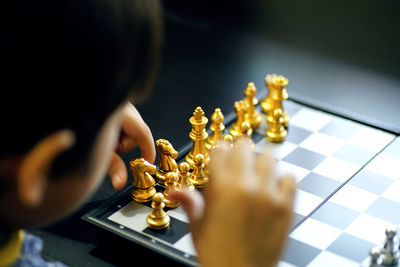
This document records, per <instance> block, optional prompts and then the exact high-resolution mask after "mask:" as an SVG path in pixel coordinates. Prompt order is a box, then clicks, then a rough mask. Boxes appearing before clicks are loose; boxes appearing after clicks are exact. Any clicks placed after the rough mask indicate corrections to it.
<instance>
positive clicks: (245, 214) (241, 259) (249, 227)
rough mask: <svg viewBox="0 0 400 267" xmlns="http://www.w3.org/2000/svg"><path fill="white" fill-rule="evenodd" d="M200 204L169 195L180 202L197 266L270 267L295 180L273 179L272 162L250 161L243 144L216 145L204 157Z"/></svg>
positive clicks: (285, 228)
mask: <svg viewBox="0 0 400 267" xmlns="http://www.w3.org/2000/svg"><path fill="white" fill-rule="evenodd" d="M209 167H210V169H209V170H210V182H209V184H208V185H207V187H206V189H205V190H204V199H203V198H202V197H201V195H200V194H199V193H198V192H194V193H189V192H186V191H183V192H178V191H175V192H174V193H173V194H172V195H171V196H170V198H172V199H174V200H180V201H182V202H183V205H184V208H185V209H186V211H187V213H188V216H189V220H190V229H191V231H192V234H193V240H194V243H195V246H196V249H197V251H198V253H199V260H200V262H201V263H202V265H203V266H276V264H277V262H278V260H279V258H280V256H281V253H282V250H283V248H284V244H285V240H286V238H287V235H288V232H289V226H290V222H291V219H292V210H293V199H294V192H295V181H294V179H293V178H292V177H283V178H281V179H279V180H277V179H276V178H275V177H274V175H273V160H272V159H271V158H269V157H268V156H266V155H261V156H259V157H257V158H255V155H254V153H253V152H252V151H251V149H250V146H249V143H248V142H239V144H238V147H235V148H233V149H231V148H228V147H226V146H224V145H222V146H221V147H220V148H219V149H217V150H214V151H213V153H212V154H211V158H210V166H209Z"/></svg>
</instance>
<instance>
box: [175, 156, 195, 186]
mask: <svg viewBox="0 0 400 267" xmlns="http://www.w3.org/2000/svg"><path fill="white" fill-rule="evenodd" d="M178 168H179V183H180V184H181V188H183V189H186V190H189V191H193V190H194V185H193V184H192V182H190V179H189V178H190V174H191V173H190V166H189V163H187V162H181V163H180V164H179V167H178Z"/></svg>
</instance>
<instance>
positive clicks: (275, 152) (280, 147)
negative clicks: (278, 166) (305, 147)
mask: <svg viewBox="0 0 400 267" xmlns="http://www.w3.org/2000/svg"><path fill="white" fill-rule="evenodd" d="M296 147H297V145H295V144H293V143H290V142H288V141H286V142H283V143H271V142H269V141H268V139H267V138H264V139H263V140H261V141H260V142H258V143H257V144H256V147H255V151H256V152H257V153H267V154H269V155H272V156H273V157H274V158H275V159H277V160H281V159H283V158H284V157H286V156H287V155H288V154H289V153H290V152H292V151H293V150H295V149H296Z"/></svg>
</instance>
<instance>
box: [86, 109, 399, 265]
mask: <svg viewBox="0 0 400 267" xmlns="http://www.w3.org/2000/svg"><path fill="white" fill-rule="evenodd" d="M285 111H286V112H288V113H289V115H290V120H289V128H288V136H287V138H286V140H285V141H284V142H283V143H280V144H272V143H270V142H269V141H268V140H267V139H266V138H265V130H266V127H267V126H266V125H265V118H264V119H263V123H262V124H261V126H260V128H259V129H258V130H256V131H255V132H254V133H253V140H254V142H255V144H256V146H255V150H256V152H262V151H264V150H267V151H269V152H270V153H272V155H273V156H274V157H275V158H276V159H277V170H276V171H277V173H278V174H282V175H283V174H285V173H291V174H293V175H294V176H295V177H296V181H297V187H298V188H297V192H296V199H295V205H294V221H293V225H292V230H291V233H290V235H289V239H288V243H287V247H286V251H285V253H284V256H283V258H282V261H281V262H280V263H279V266H281V267H282V266H307V265H310V266H347V265H348V266H357V265H360V264H361V263H362V262H365V261H366V257H367V256H368V251H369V249H371V248H372V247H373V246H374V245H375V244H378V243H380V242H382V240H383V238H384V232H385V227H386V226H388V225H393V224H395V225H397V224H398V223H400V193H399V194H397V195H396V192H400V181H397V177H400V173H399V174H398V173H396V168H397V166H400V152H397V154H396V151H400V140H399V141H397V140H395V135H393V134H390V133H388V132H385V131H382V130H379V129H376V128H372V127H369V126H366V125H365V124H361V123H358V122H355V121H351V120H347V119H345V118H343V117H339V116H335V115H332V114H330V113H326V112H323V111H320V110H316V109H313V108H310V107H306V106H303V105H300V104H297V103H294V102H291V101H286V102H285ZM227 128H228V127H227ZM180 157H181V158H183V157H184V155H180ZM162 189H163V188H162V187H157V190H158V191H162ZM112 200H113V201H112V202H108V203H107V204H106V205H105V206H104V207H102V208H100V209H98V210H96V211H95V212H92V213H91V214H90V215H88V216H87V217H86V218H85V219H86V220H88V221H90V222H92V223H95V224H97V225H99V226H102V227H104V228H106V229H108V230H110V231H113V232H116V233H117V234H119V235H122V236H124V237H126V238H128V239H131V240H133V241H135V242H137V243H139V244H142V245H144V246H146V247H148V248H150V249H153V250H156V251H158V252H159V253H161V254H164V255H166V256H169V257H172V258H174V259H176V260H178V261H180V262H182V263H186V264H188V265H197V261H196V256H197V254H196V251H195V249H194V247H193V244H192V238H191V234H190V232H189V231H188V220H187V217H186V215H185V213H184V212H183V209H182V207H179V208H177V209H170V210H168V209H166V210H167V213H168V214H169V216H170V218H171V224H170V227H169V228H168V229H167V230H165V231H162V232H159V231H154V230H151V229H150V228H148V227H147V225H146V217H147V215H148V214H149V213H150V211H151V207H150V203H148V204H145V205H143V204H137V203H135V202H133V201H131V198H130V188H127V189H126V190H124V191H123V192H120V193H118V195H117V196H115V197H113V198H112ZM393 211H398V213H396V212H393ZM265 238H268V237H265ZM346 264H347V265H346Z"/></svg>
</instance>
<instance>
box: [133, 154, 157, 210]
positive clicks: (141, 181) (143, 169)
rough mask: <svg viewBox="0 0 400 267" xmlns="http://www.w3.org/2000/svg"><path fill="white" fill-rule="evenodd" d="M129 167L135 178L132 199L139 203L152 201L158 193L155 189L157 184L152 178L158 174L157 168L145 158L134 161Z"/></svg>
mask: <svg viewBox="0 0 400 267" xmlns="http://www.w3.org/2000/svg"><path fill="white" fill-rule="evenodd" d="M129 165H130V170H131V172H132V176H133V179H132V185H133V189H132V191H131V196H132V199H133V200H134V201H136V202H139V203H143V202H147V201H150V200H151V199H152V197H153V196H154V194H155V193H156V190H155V188H154V184H155V183H156V182H155V180H154V178H153V177H152V176H151V174H155V173H156V166H154V165H152V164H150V163H149V162H147V161H146V160H145V159H143V158H138V159H132V160H131V161H130V162H129Z"/></svg>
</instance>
